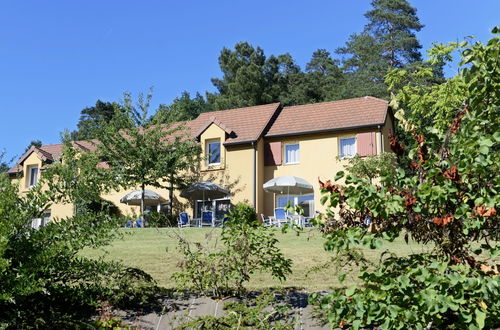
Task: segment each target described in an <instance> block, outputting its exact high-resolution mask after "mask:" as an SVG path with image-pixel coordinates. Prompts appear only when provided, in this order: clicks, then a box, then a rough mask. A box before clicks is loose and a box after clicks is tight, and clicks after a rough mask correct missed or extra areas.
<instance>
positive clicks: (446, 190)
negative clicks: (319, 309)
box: [322, 37, 500, 264]
mask: <svg viewBox="0 0 500 330" xmlns="http://www.w3.org/2000/svg"><path fill="white" fill-rule="evenodd" d="M498 51H499V38H498V37H495V38H493V39H492V40H490V41H489V42H488V44H487V45H484V44H481V43H476V44H474V45H464V51H463V53H462V55H463V57H464V60H463V62H462V63H463V65H467V66H466V67H465V68H464V69H463V70H462V73H461V75H460V76H459V77H458V78H454V79H457V80H458V79H460V80H462V81H463V84H464V87H463V88H464V89H465V90H466V91H467V92H466V93H465V96H464V97H463V101H462V102H463V104H464V105H463V109H460V108H459V109H456V110H455V114H454V119H453V120H449V121H448V125H447V127H446V128H445V127H444V125H443V124H442V123H441V121H442V120H443V118H445V117H446V116H444V117H443V116H435V117H434V119H433V121H432V122H431V123H432V125H425V126H423V127H422V125H421V122H420V120H421V117H420V114H419V111H408V114H407V116H406V117H405V118H404V120H400V121H399V122H398V126H399V128H400V133H405V134H406V135H405V144H404V145H403V144H401V143H400V142H399V140H398V139H397V138H396V137H392V138H391V141H390V142H391V148H392V149H393V150H394V151H395V153H396V155H397V156H398V157H397V167H398V168H397V170H396V176H395V177H394V178H393V179H391V180H389V178H387V177H385V176H382V177H381V181H380V185H372V184H370V182H369V181H368V180H367V179H363V178H359V177H355V176H353V175H348V176H347V177H346V179H345V183H346V185H345V186H340V185H335V184H333V185H332V184H331V183H330V182H327V184H324V185H323V192H324V193H325V196H324V197H323V199H322V202H323V203H325V204H326V205H327V206H328V207H329V211H328V213H327V216H328V217H329V218H330V219H331V221H329V222H327V224H326V225H325V227H324V230H325V232H327V233H328V232H330V231H344V229H342V228H344V227H345V226H347V227H355V228H358V229H357V230H358V231H361V232H367V233H366V237H369V236H374V237H381V238H385V236H387V235H389V237H393V236H394V235H397V234H398V233H399V232H401V231H402V230H405V231H407V232H408V234H409V235H410V236H411V237H412V238H413V239H415V240H417V241H418V242H423V243H427V242H433V243H434V244H436V247H437V249H438V250H439V251H440V252H441V253H443V254H445V255H447V256H448V257H450V258H457V259H458V260H462V261H464V262H465V261H467V260H469V259H468V258H469V257H470V252H471V248H470V246H471V244H472V243H473V242H481V243H484V248H486V249H487V250H488V251H489V252H490V253H491V254H492V255H496V254H497V253H498V246H497V245H496V244H495V243H494V241H495V240H498V238H499V231H498V226H496V225H495V224H496V222H497V221H498V216H497V210H498V203H499V194H498V192H499V191H500V182H499V180H498V175H497V174H496V173H497V172H498V170H499V169H498V164H499V161H500V156H499V153H498V142H499V141H500V136H499V135H498V133H497V127H498V126H499V125H500V117H499V116H498V107H499V104H498V102H499V101H498V100H499V99H498V97H497V96H498V95H497V94H498V89H499V86H498V84H499V82H498V76H499V75H498V73H499V72H498V70H499V69H498V58H499V57H498V56H496V55H497V54H498ZM447 87H448V85H447V84H443V85H441V88H443V89H446V88H447ZM409 90H410V89H408V91H409ZM433 95H435V96H437V95H440V93H436V94H433ZM448 100H449V102H451V104H455V103H456V101H455V98H453V97H450V98H448ZM443 102H444V101H443V100H436V101H435V103H436V104H442V103H443ZM448 109H450V107H443V110H442V111H443V112H447V111H448ZM435 111H436V112H438V111H439V109H438V108H437V107H435ZM367 217H370V218H371V225H370V226H369V227H367V226H366V225H365V220H366V219H367ZM336 237H338V236H336ZM491 241H493V243H492V244H490V242H491ZM467 262H469V263H471V264H475V261H471V260H469V261H467Z"/></svg>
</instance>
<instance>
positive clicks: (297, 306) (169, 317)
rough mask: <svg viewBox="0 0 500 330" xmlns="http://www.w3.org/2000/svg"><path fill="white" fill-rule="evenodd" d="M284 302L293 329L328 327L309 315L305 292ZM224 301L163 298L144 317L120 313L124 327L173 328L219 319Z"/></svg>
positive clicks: (289, 296)
mask: <svg viewBox="0 0 500 330" xmlns="http://www.w3.org/2000/svg"><path fill="white" fill-rule="evenodd" d="M284 300H286V302H287V303H288V304H290V305H291V306H292V309H291V312H292V314H294V315H295V317H296V319H295V320H296V325H295V329H297V330H299V329H312V330H321V329H330V327H329V326H328V325H326V326H325V325H321V324H320V322H319V321H318V320H316V319H314V318H313V316H312V306H310V305H309V304H308V302H307V293H304V292H290V293H289V294H288V295H287V296H286V297H284ZM229 301H231V298H230V299H226V300H222V301H219V300H214V299H212V298H209V297H196V296H192V297H183V298H177V299H175V298H166V299H164V301H163V306H164V310H165V311H159V310H157V311H151V312H146V313H144V314H141V313H137V314H136V313H133V312H123V311H122V312H120V315H119V316H120V317H122V318H123V319H124V320H125V321H126V322H125V323H126V324H128V325H130V326H132V327H138V328H140V329H148V330H149V329H154V330H159V329H175V328H176V327H177V326H179V325H180V324H182V323H184V322H187V321H189V320H191V319H194V318H196V317H200V316H206V315H213V316H216V317H219V316H222V315H223V314H224V313H225V311H224V310H223V306H224V304H225V303H226V302H229Z"/></svg>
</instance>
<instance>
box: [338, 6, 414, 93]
mask: <svg viewBox="0 0 500 330" xmlns="http://www.w3.org/2000/svg"><path fill="white" fill-rule="evenodd" d="M372 7H373V9H372V10H370V11H368V12H367V13H366V14H365V17H366V18H368V20H369V22H368V24H367V25H365V28H364V30H363V32H362V33H360V34H353V35H351V37H350V38H349V41H348V42H347V43H346V45H345V46H344V47H341V48H339V49H337V53H338V54H340V55H345V57H344V60H343V63H342V64H343V69H344V71H345V72H346V73H347V76H346V78H347V79H348V80H349V81H348V83H347V85H346V89H347V90H346V96H350V97H354V96H363V95H372V96H378V97H387V96H388V93H387V90H386V86H385V84H384V77H385V75H386V74H387V72H388V70H389V69H392V68H401V67H404V66H406V65H410V64H411V63H414V62H417V61H420V60H421V54H420V52H419V50H420V49H421V48H422V46H421V45H420V43H419V41H418V39H417V37H416V35H415V33H416V32H418V31H420V30H421V29H422V28H423V25H422V24H421V23H420V21H419V19H418V17H417V10H416V9H415V8H414V7H412V6H411V5H410V4H409V3H408V2H407V1H406V0H374V1H372Z"/></svg>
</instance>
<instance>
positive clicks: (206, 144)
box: [205, 139, 222, 166]
mask: <svg viewBox="0 0 500 330" xmlns="http://www.w3.org/2000/svg"><path fill="white" fill-rule="evenodd" d="M211 144H218V145H219V162H218V163H211V162H210V145H211ZM205 154H206V156H207V166H217V165H220V164H221V161H222V145H221V142H220V139H216V140H207V141H206V142H205Z"/></svg>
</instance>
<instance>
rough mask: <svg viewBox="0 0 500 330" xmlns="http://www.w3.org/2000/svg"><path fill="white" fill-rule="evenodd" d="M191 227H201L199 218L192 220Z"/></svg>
mask: <svg viewBox="0 0 500 330" xmlns="http://www.w3.org/2000/svg"><path fill="white" fill-rule="evenodd" d="M191 225H192V226H193V227H201V218H192V219H191Z"/></svg>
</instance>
